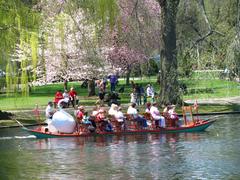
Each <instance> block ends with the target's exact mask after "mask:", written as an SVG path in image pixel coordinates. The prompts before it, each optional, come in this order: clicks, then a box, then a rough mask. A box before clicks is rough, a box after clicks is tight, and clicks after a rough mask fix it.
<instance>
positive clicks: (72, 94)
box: [69, 87, 79, 108]
mask: <svg viewBox="0 0 240 180" xmlns="http://www.w3.org/2000/svg"><path fill="white" fill-rule="evenodd" d="M69 96H70V102H71V103H72V106H73V107H74V108H75V105H78V102H79V99H78V97H77V92H76V91H75V90H74V88H73V87H71V89H70V91H69Z"/></svg>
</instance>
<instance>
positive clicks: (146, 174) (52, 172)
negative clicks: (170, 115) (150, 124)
mask: <svg viewBox="0 0 240 180" xmlns="http://www.w3.org/2000/svg"><path fill="white" fill-rule="evenodd" d="M239 120H240V119H239V117H236V116H225V117H221V118H219V119H218V121H217V122H216V123H215V124H214V125H213V126H212V127H210V128H209V129H208V131H206V132H202V133H181V134H144V135H125V136H98V137H79V138H53V139H35V138H33V137H29V136H28V135H27V134H26V133H25V132H23V131H20V130H19V129H5V130H1V131H0V162H1V166H0V174H1V178H3V179H16V178H18V179H26V178H27V179H30V178H32V179H97V178H98V179H138V178H139V179H225V178H227V179H229V177H230V179H234V178H235V179H238V178H239V177H240V170H239V168H238V167H239V165H240V162H239V161H240V156H239V147H240V141H239V136H240V133H239V130H238V129H239V128H240V125H239ZM16 137H17V138H16ZM36 174H37V178H36ZM19 177H20V178H19Z"/></svg>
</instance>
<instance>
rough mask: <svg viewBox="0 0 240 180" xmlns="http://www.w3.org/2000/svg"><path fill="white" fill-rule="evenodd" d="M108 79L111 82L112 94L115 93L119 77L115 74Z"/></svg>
mask: <svg viewBox="0 0 240 180" xmlns="http://www.w3.org/2000/svg"><path fill="white" fill-rule="evenodd" d="M108 79H109V80H110V85H111V92H113V91H115V89H116V84H117V82H118V77H117V76H116V75H114V74H111V75H110V76H108Z"/></svg>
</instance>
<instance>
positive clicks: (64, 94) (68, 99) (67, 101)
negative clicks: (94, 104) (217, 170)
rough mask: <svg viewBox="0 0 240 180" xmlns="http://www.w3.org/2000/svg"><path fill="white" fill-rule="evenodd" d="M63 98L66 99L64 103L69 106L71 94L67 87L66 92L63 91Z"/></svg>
mask: <svg viewBox="0 0 240 180" xmlns="http://www.w3.org/2000/svg"><path fill="white" fill-rule="evenodd" d="M63 99H64V103H65V106H66V107H69V103H70V96H69V93H68V91H67V90H66V89H65V91H64V93H63Z"/></svg>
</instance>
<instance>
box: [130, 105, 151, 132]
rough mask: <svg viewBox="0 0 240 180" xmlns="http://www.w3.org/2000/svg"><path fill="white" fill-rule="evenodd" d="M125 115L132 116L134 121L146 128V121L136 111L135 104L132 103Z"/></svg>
mask: <svg viewBox="0 0 240 180" xmlns="http://www.w3.org/2000/svg"><path fill="white" fill-rule="evenodd" d="M127 114H129V115H132V116H133V118H134V120H136V121H137V122H139V123H140V125H141V126H142V127H143V128H147V120H146V119H145V118H144V117H143V116H141V115H139V114H138V110H137V109H136V103H132V104H131V105H130V106H129V107H128V110H127Z"/></svg>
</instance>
